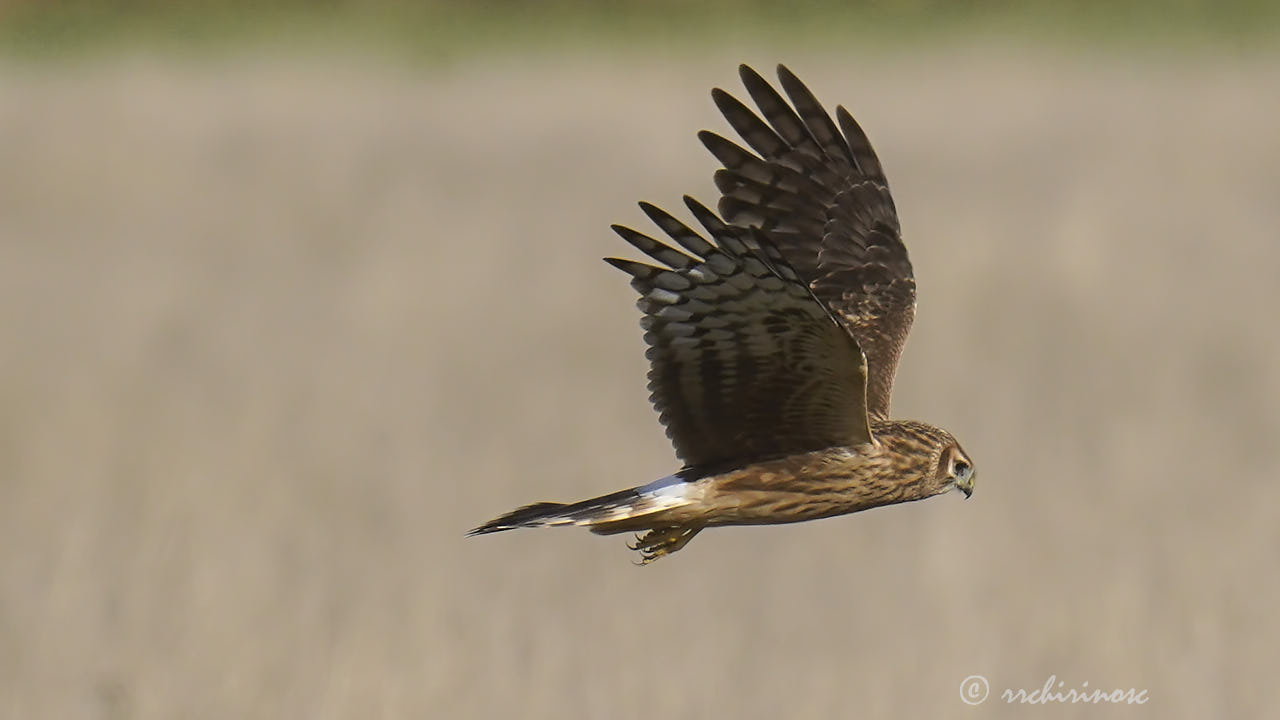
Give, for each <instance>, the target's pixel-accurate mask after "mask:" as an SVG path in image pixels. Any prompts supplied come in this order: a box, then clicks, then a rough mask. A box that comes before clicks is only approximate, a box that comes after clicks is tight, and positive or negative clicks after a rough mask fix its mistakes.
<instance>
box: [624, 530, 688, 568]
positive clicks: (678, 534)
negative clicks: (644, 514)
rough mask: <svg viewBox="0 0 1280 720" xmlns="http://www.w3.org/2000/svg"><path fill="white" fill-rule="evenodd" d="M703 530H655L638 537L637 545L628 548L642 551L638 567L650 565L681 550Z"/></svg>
mask: <svg viewBox="0 0 1280 720" xmlns="http://www.w3.org/2000/svg"><path fill="white" fill-rule="evenodd" d="M700 530H702V528H701V527H665V528H655V529H653V530H650V531H649V532H647V533H645V534H644V535H637V536H636V544H635V545H631V544H628V545H627V547H628V548H630V549H632V550H639V551H640V562H639V563H637V564H638V565H648V564H649V563H651V562H653V561H654V560H657V559H658V558H660V557H665V556H667V555H670V554H671V553H673V552H675V551H677V550H679V549H680V548H682V547H684V546H685V545H688V544H689V541H690V540H692V539H693V536H694V535H697V534H698V532H699V531H700Z"/></svg>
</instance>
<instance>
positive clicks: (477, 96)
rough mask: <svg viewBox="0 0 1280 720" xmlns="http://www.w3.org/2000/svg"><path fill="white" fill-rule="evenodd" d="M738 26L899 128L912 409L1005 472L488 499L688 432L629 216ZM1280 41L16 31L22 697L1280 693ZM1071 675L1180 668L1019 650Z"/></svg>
mask: <svg viewBox="0 0 1280 720" xmlns="http://www.w3.org/2000/svg"><path fill="white" fill-rule="evenodd" d="M744 60H745V61H749V62H752V63H755V64H757V65H758V66H763V67H765V68H767V67H769V66H770V65H771V64H772V63H773V62H776V61H777V60H785V61H786V62H787V63H788V64H789V65H791V67H793V68H794V69H795V70H796V71H797V72H798V73H799V74H800V75H801V77H803V78H805V79H806V80H807V81H808V82H809V83H810V85H811V86H812V87H813V88H814V90H815V91H816V92H817V93H818V94H819V96H820V97H821V98H823V99H824V100H825V101H826V102H828V103H829V104H830V105H832V106H833V105H834V104H835V103H837V102H844V103H846V104H847V105H848V106H849V107H850V108H851V109H852V110H853V111H854V113H855V114H856V115H857V116H858V117H859V118H860V119H861V121H862V123H863V124H864V126H865V127H866V128H867V130H868V132H869V133H870V135H871V138H872V140H873V141H874V142H875V144H876V147H877V149H878V150H879V151H880V154H881V157H882V159H883V161H884V163H885V165H886V167H887V170H888V173H889V177H890V180H891V182H892V183H893V186H894V190H895V194H896V197H897V200H898V207H899V211H900V213H901V215H902V217H903V226H904V230H905V233H906V237H907V240H908V244H909V246H910V248H911V251H912V253H913V259H914V261H915V266H916V273H917V277H918V278H919V281H920V310H919V315H918V320H917V323H916V326H915V331H914V334H913V336H912V339H911V342H910V343H909V344H908V347H907V353H906V356H905V359H904V365H903V367H902V369H901V372H900V373H899V386H898V393H897V396H896V402H895V414H897V415H898V416H901V417H916V418H920V419H925V420H930V421H933V422H936V423H938V424H941V425H944V426H946V427H948V428H950V429H951V430H953V431H955V433H956V434H957V435H958V436H959V437H960V439H961V441H962V442H963V443H964V445H965V447H966V449H967V450H968V451H969V453H970V454H971V455H972V456H973V457H974V458H975V460H976V462H977V466H978V486H977V490H976V492H975V494H974V496H973V498H972V499H971V500H969V501H967V502H962V501H961V499H960V497H959V496H958V495H951V496H946V497H942V498H938V499H936V500H933V501H930V502H926V503H920V504H914V505H908V506H900V507H894V508H888V509H882V510H877V511H872V512H869V513H866V514H863V515H857V516H851V517H845V518H837V519H832V520H826V521H822V522H818V523H811V524H803V525H794V526H784V527H772V528H763V529H759V528H732V529H724V530H716V531H710V532H707V533H704V534H703V535H702V536H700V537H699V538H698V539H697V541H696V542H694V543H693V544H691V545H690V546H689V548H688V549H686V550H685V551H683V552H681V553H680V554H678V555H676V556H674V557H672V558H670V559H667V560H663V561H662V562H659V563H657V564H655V565H653V566H651V567H646V568H637V567H634V566H632V564H631V562H632V560H633V555H632V554H631V553H630V552H629V551H627V550H626V549H625V548H624V546H623V540H622V539H621V538H618V537H613V538H600V537H596V536H592V535H589V534H587V533H585V532H582V531H570V530H565V531H538V532H532V531H528V532H522V533H507V534H502V535H496V536H488V537H482V538H471V539H468V538H465V537H464V535H463V534H464V532H465V531H466V530H467V529H468V528H470V527H472V526H474V525H476V524H477V523H479V522H482V521H484V520H486V519H488V518H490V517H492V516H493V515H495V514H497V513H499V512H502V511H505V510H507V509H510V508H512V507H514V506H516V505H520V504H524V503H527V502H532V501H535V500H557V499H558V500H571V499H578V498H581V497H585V496H588V495H592V494H597V493H601V492H604V491H609V490H613V489H617V488H620V487H624V486H627V485H632V484H639V483H643V482H647V481H649V480H652V479H654V478H656V477H659V476H661V475H665V474H667V473H669V472H671V471H672V470H674V469H675V464H674V463H675V461H674V457H673V455H672V453H671V450H670V448H669V446H668V444H667V442H666V440H665V438H664V436H663V434H662V431H661V429H660V427H659V426H658V424H657V422H656V417H655V416H654V414H653V413H652V412H651V410H650V409H649V407H648V405H647V402H646V390H645V387H644V372H645V362H644V359H643V356H642V352H643V345H642V341H641V334H640V331H639V328H638V326H637V319H638V314H637V312H636V310H635V308H634V306H633V300H634V297H633V293H632V291H631V290H630V288H628V287H627V284H626V282H625V281H624V277H623V276H622V275H621V274H620V273H618V272H616V271H615V270H612V269H611V268H609V267H607V266H606V265H604V264H603V263H601V262H600V261H599V258H600V257H601V256H603V255H606V254H614V253H625V252H626V250H627V248H626V247H625V246H624V245H623V244H622V243H621V242H620V241H618V240H617V239H616V238H615V237H613V235H612V234H611V233H610V232H609V231H608V228H607V225H608V223H610V222H627V223H633V224H637V225H638V226H639V225H643V216H642V215H641V213H640V212H639V210H638V209H636V207H635V205H634V201H636V200H639V199H649V200H652V201H655V202H658V203H660V204H666V205H668V206H672V207H674V206H676V205H677V201H678V198H679V196H680V194H682V193H685V192H689V193H693V194H696V195H699V196H701V197H703V198H705V199H711V198H712V197H713V192H712V191H713V187H712V184H711V172H712V171H713V170H714V168H715V167H716V165H715V162H714V160H713V159H712V158H711V157H710V156H709V155H707V154H706V153H705V152H704V151H703V150H702V149H701V147H700V146H699V145H698V143H697V141H696V140H695V139H694V132H695V131H696V130H698V129H700V128H703V127H710V128H715V129H719V128H723V124H722V121H720V120H719V118H718V116H717V114H716V112H715V110H714V107H713V106H712V104H711V102H710V99H709V97H708V95H707V90H708V89H709V88H710V87H712V86H713V85H721V86H724V87H726V88H729V89H733V88H735V87H736V83H737V80H736V74H735V65H736V63H737V62H739V61H744ZM1278 87H1280V57H1277V56H1268V55H1265V54H1259V55H1237V56H1224V55H1218V54H1214V53H1212V52H1210V51H1208V50H1203V51H1199V52H1196V53H1193V54H1189V55H1181V54H1178V53H1175V52H1172V51H1169V52H1163V53H1160V52H1156V53H1147V54H1145V55H1143V56H1125V55H1122V54H1117V53H1115V52H1114V51H1112V52H1111V53H1101V54H1096V55H1090V54H1088V53H1079V54H1072V53H1069V52H1066V51H1052V52H1050V51H1032V50H1001V49H999V48H990V47H988V48H979V47H974V48H970V49H965V48H957V47H954V46H946V47H940V48H938V49H935V50H933V51H930V52H924V53H920V52H915V51H913V52H912V53H910V54H908V53H895V52H892V51H888V50H881V51H867V52H865V53H863V54H847V55H835V54H789V55H788V56H786V57H781V58H780V57H777V56H776V55H774V54H768V53H765V52H763V51H761V50H760V49H759V48H757V49H755V50H752V51H750V52H747V53H745V54H741V55H739V54H734V53H729V52H727V51H720V52H716V53H712V54H711V55H709V56H688V57H676V58H665V59H664V58H661V57H657V58H655V57H654V56H653V55H650V54H646V53H643V52H642V51H640V50H635V51H631V52H629V53H622V54H620V55H617V56H588V55H574V54H569V55H564V56H552V55H539V56H537V57H533V58H520V57H512V58H509V59H505V60H488V61H481V60H472V61H459V62H456V63H453V64H447V65H442V66H435V67H409V66H405V65H396V64H394V63H387V62H382V63H377V62H372V61H370V62H359V61H352V60H349V59H347V60H344V59H340V58H333V59H331V60H322V59H318V58H310V59H302V58H293V59H287V58H274V59H273V58H269V57H254V58H241V59H230V58H228V59H222V60H216V61H196V60H187V61H173V60H160V59H155V58H152V59H147V58H146V57H134V58H127V57H118V58H106V59H102V60H100V61H94V62H82V63H74V64H70V65H60V64H57V63H37V64H23V63H15V62H8V63H6V64H3V65H0V329H2V332H3V335H0V339H2V341H3V342H2V344H0V717H4V718H14V719H24V720H25V719H27V718H61V719H65V720H79V719H81V718H85V719H88V718H156V719H160V718H211V719H212V718H241V719H250V718H308V719H311V718H316V719H324V718H379V717H387V718H497V717H511V718H531V719H533V718H704V717H706V718H920V717H979V716H981V717H1086V716H1087V717H1096V716H1102V717H1117V718H1119V717H1125V718H1127V717H1138V716H1142V717H1160V718H1204V717H1223V718H1251V717H1261V716H1264V715H1266V714H1269V713H1274V712H1275V708H1276V706H1277V704H1280V691H1277V690H1276V689H1275V688H1276V686H1275V683H1274V673H1275V670H1276V668H1277V667H1278V666H1280V621H1278V620H1277V619H1276V613H1275V611H1276V608H1277V604H1278V601H1280V573H1278V572H1277V566H1278V565H1280V523H1277V508H1280V482H1278V481H1280V476H1278V475H1277V471H1276V452H1277V448H1278V447H1280V444H1278V443H1277V436H1280V373H1278V372H1277V367H1278V365H1280V335H1278V334H1277V330H1276V328H1277V317H1278V316H1280V282H1278V281H1277V272H1278V271H1280V132H1277V118H1280V93H1277V92H1276V88H1278ZM975 674H981V675H984V676H986V677H987V678H989V681H990V686H991V689H992V695H991V697H990V698H989V699H988V700H987V702H986V703H985V704H984V705H982V706H981V707H980V708H976V709H974V708H969V707H967V706H966V705H965V704H964V703H962V702H961V698H960V692H959V687H960V683H961V680H962V679H964V678H965V677H966V676H969V675H975ZM1051 675H1055V676H1056V677H1057V679H1058V680H1061V681H1064V682H1065V684H1066V685H1065V686H1064V687H1076V688H1079V687H1082V685H1083V683H1085V682H1087V683H1088V686H1087V687H1088V688H1098V687H1102V688H1108V689H1110V688H1116V687H1118V688H1131V687H1132V688H1137V689H1146V690H1147V691H1148V696H1149V702H1148V703H1147V704H1146V705H1145V706H1141V707H1136V706H1127V705H1122V706H1119V707H1097V708H1094V707H1087V708H1086V707H1083V706H1079V705H1075V706H1070V707H1063V706H1058V705H1048V706H1037V707H1027V706H1019V705H1013V706H1010V705H1007V704H1005V703H1004V702H1002V701H1001V700H1000V699H999V698H998V697H997V696H998V695H999V693H1000V692H1001V691H1002V690H1003V689H1005V688H1014V689H1016V688H1025V689H1035V688H1038V687H1041V686H1042V685H1044V683H1045V681H1046V680H1047V679H1048V678H1049V676H1051Z"/></svg>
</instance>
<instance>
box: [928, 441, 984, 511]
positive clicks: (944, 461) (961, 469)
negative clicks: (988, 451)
mask: <svg viewBox="0 0 1280 720" xmlns="http://www.w3.org/2000/svg"><path fill="white" fill-rule="evenodd" d="M934 477H935V480H936V482H937V483H938V484H939V485H940V486H941V487H940V490H939V492H946V491H948V490H959V491H960V492H962V493H964V496H965V497H966V498H967V497H969V496H970V495H972V494H973V481H974V478H975V477H976V472H975V471H974V469H973V461H972V460H970V459H969V456H968V455H966V454H965V452H964V450H963V449H962V448H961V447H960V443H958V442H956V441H955V440H952V441H951V443H950V444H948V445H947V446H945V447H944V448H943V449H942V452H941V453H940V454H939V455H938V465H937V468H936V470H935V476H934Z"/></svg>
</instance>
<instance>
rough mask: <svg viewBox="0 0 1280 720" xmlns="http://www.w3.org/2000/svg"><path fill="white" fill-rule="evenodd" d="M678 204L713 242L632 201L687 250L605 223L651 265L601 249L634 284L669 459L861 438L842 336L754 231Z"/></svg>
mask: <svg viewBox="0 0 1280 720" xmlns="http://www.w3.org/2000/svg"><path fill="white" fill-rule="evenodd" d="M685 203H686V204H687V205H688V206H689V209H690V210H691V211H692V212H693V214H694V216H695V217H696V218H697V219H698V222H700V223H701V224H702V226H703V227H704V228H706V231H707V232H708V233H709V234H710V235H711V238H712V239H713V240H714V241H715V244H712V243H711V242H708V241H707V240H705V239H704V238H703V237H702V236H701V235H699V234H698V233H696V232H694V231H693V230H690V229H689V228H688V227H687V226H686V225H684V224H683V223H681V222H680V221H679V220H676V219H675V218H674V217H672V216H671V215H669V214H667V213H666V212H664V211H663V210H661V209H659V208H657V207H654V206H653V205H649V204H647V203H641V205H640V207H641V208H642V209H643V210H644V212H645V214H646V215H648V216H649V218H650V219H651V220H653V222H654V223H655V224H656V225H657V226H658V227H659V228H661V229H662V230H663V231H664V232H666V233H667V235H669V236H670V237H671V239H672V240H674V241H675V242H676V243H678V244H679V245H680V247H682V248H684V250H686V251H687V252H688V253H689V254H685V253H683V252H680V251H679V250H676V249H675V248H673V247H671V246H668V245H665V244H663V243H661V242H659V241H657V240H654V239H653V238H651V237H649V236H647V235H644V234H641V233H639V232H636V231H635V230H632V229H630V228H626V227H622V226H620V225H615V226H613V229H614V231H615V232H617V233H618V234H619V235H620V236H622V238H623V239H624V240H626V241H627V242H629V243H631V245H633V246H634V247H635V248H636V249H638V250H640V251H641V252H643V253H645V254H646V255H648V256H649V257H651V258H653V259H654V260H656V261H658V263H661V265H647V264H644V263H638V262H633V261H630V260H619V259H617V258H606V261H607V262H609V263H610V264H612V265H614V266H615V267H618V268H620V269H622V270H624V271H625V272H627V273H628V274H630V275H631V277H632V280H631V286H632V287H634V288H635V289H636V291H637V292H639V293H640V296H641V297H640V301H639V303H638V305H639V307H640V310H641V311H643V312H644V317H643V319H642V320H641V326H642V327H643V328H644V329H645V335H644V338H645V342H647V343H648V344H649V349H648V351H646V353H645V355H646V357H648V358H649V362H650V370H649V390H650V392H651V393H652V394H651V396H650V400H651V401H652V402H653V405H654V407H655V408H656V409H657V411H658V413H659V414H660V416H661V420H662V423H663V425H665V426H666V428H667V435H668V436H669V437H670V438H671V441H672V443H673V444H674V445H675V449H676V453H677V454H678V455H679V456H680V459H681V460H683V461H684V463H685V465H686V466H688V467H690V468H694V469H711V468H719V467H725V466H737V465H743V464H746V463H749V462H752V461H754V460H760V459H764V458H769V457H781V456H784V455H789V454H793V453H800V452H807V451H811V450H819V449H822V448H827V447H832V446H836V445H856V444H859V443H864V442H869V441H870V440H871V433H870V430H869V429H868V420H867V413H866V405H865V392H866V359H865V358H864V357H863V354H862V351H861V350H860V349H859V347H858V343H857V341H856V340H855V339H854V337H853V336H852V335H850V334H849V332H848V331H847V330H846V329H845V328H844V327H843V326H842V325H841V324H839V323H838V322H837V321H836V320H835V319H834V318H833V317H832V316H831V314H830V313H829V312H828V310H827V308H826V306H825V305H823V304H822V303H821V302H819V301H818V300H817V299H816V298H815V297H814V296H813V293H812V292H811V291H810V290H809V287H808V285H807V284H806V283H805V282H804V281H803V280H801V279H800V278H799V277H798V276H797V275H796V273H795V271H793V270H792V269H791V267H790V266H788V265H787V262H786V260H785V259H784V258H783V257H782V255H781V254H779V253H778V251H777V250H776V249H775V248H773V247H772V246H771V245H769V243H768V241H767V240H763V239H762V238H761V237H760V235H759V232H758V231H756V230H752V229H748V228H741V227H732V226H728V225H726V224H725V223H723V222H721V220H720V219H719V218H718V217H716V215H715V213H713V212H712V211H711V210H708V209H707V208H706V207H703V206H702V205H701V204H699V203H698V202H697V201H696V200H693V199H692V198H688V197H686V198H685Z"/></svg>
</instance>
